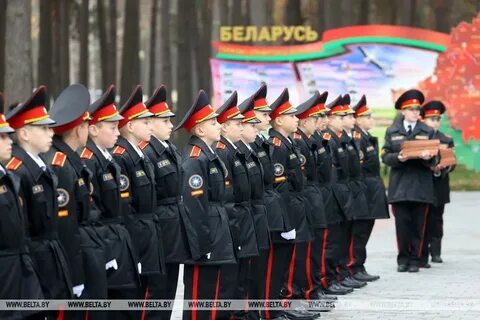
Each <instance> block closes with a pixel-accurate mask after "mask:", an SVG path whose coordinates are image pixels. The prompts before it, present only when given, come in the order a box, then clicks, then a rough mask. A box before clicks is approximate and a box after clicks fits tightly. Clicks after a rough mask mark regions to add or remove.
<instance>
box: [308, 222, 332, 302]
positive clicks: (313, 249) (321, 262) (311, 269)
mask: <svg viewBox="0 0 480 320" xmlns="http://www.w3.org/2000/svg"><path fill="white" fill-rule="evenodd" d="M327 234H328V230H327V229H324V228H322V229H315V230H314V240H313V241H311V242H309V243H308V245H307V254H306V264H305V268H306V269H305V274H306V279H307V286H306V287H304V292H305V298H306V299H310V296H311V294H312V293H314V292H316V291H317V290H322V286H323V284H324V283H325V284H326V269H325V251H326V242H325V241H324V240H325V239H327Z"/></svg>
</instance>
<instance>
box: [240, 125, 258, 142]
mask: <svg viewBox="0 0 480 320" xmlns="http://www.w3.org/2000/svg"><path fill="white" fill-rule="evenodd" d="M242 127H243V130H242V141H243V142H245V143H252V142H254V141H255V138H256V137H257V134H258V129H257V124H255V123H243V124H242Z"/></svg>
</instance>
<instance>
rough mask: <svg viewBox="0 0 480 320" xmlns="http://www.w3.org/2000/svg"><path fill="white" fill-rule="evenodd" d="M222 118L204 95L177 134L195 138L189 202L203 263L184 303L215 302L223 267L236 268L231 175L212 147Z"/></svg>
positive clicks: (189, 160)
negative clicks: (228, 200) (228, 203)
mask: <svg viewBox="0 0 480 320" xmlns="http://www.w3.org/2000/svg"><path fill="white" fill-rule="evenodd" d="M216 118H217V114H216V113H215V111H214V110H213V108H212V106H211V105H210V102H209V100H208V96H207V94H206V93H205V92H204V91H203V90H200V92H199V93H198V96H197V98H196V100H195V102H194V103H193V104H192V106H191V107H190V109H189V110H188V111H187V113H186V114H185V116H184V117H183V119H182V120H181V121H180V122H179V123H178V125H177V127H176V128H175V130H178V129H180V128H183V129H185V130H186V131H187V132H188V133H190V134H191V137H190V139H189V141H188V144H187V146H186V147H185V149H184V152H183V164H182V168H183V170H184V173H185V188H184V192H183V198H184V201H185V205H186V206H187V208H188V210H189V212H190V217H191V219H192V223H193V225H194V226H195V230H196V233H197V238H198V250H199V253H200V258H198V259H193V258H192V259H189V260H187V261H186V262H185V269H184V279H183V282H184V285H185V292H184V298H185V299H188V300H197V299H211V300H213V299H215V297H218V296H219V293H220V288H221V286H222V283H221V279H222V275H221V272H220V266H221V265H223V264H232V263H236V259H235V253H234V249H233V240H232V236H231V231H230V226H229V220H228V215H227V212H226V210H225V208H224V203H225V202H224V194H225V181H226V180H225V177H226V176H227V171H226V168H225V165H224V164H223V162H222V161H221V160H220V158H219V157H218V155H217V154H216V153H215V151H214V150H213V149H212V147H210V145H212V144H213V143H215V142H217V141H219V140H220V124H219V123H218V122H217V119H216ZM217 313H218V310H216V309H215V308H213V309H212V310H209V311H204V312H200V311H198V310H196V309H193V310H184V312H183V317H184V319H215V318H216V316H217Z"/></svg>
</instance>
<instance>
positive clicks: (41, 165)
mask: <svg viewBox="0 0 480 320" xmlns="http://www.w3.org/2000/svg"><path fill="white" fill-rule="evenodd" d="M25 152H26V153H27V154H28V156H29V157H30V158H31V159H32V160H33V162H35V163H36V164H37V165H38V167H39V168H40V169H42V170H44V169H46V168H47V165H46V163H45V162H44V161H43V160H42V158H40V156H39V155H38V154H37V155H34V154H33V153H30V152H28V151H26V150H25Z"/></svg>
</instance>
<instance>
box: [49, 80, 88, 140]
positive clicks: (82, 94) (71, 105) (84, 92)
mask: <svg viewBox="0 0 480 320" xmlns="http://www.w3.org/2000/svg"><path fill="white" fill-rule="evenodd" d="M89 105H90V94H89V93H88V89H87V88H85V87H84V86H83V85H81V84H72V85H70V86H68V87H67V88H65V89H64V90H63V91H62V93H60V95H59V96H58V98H57V99H56V100H55V103H54V104H53V106H52V108H51V109H50V117H52V119H53V120H54V121H55V122H56V123H55V124H53V125H51V128H52V129H53V131H54V132H55V133H56V134H60V133H63V132H66V131H68V130H70V129H73V128H75V127H77V126H79V125H81V124H82V123H83V122H85V121H88V120H89V119H90V115H89V113H88V111H87V110H88V107H89Z"/></svg>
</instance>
